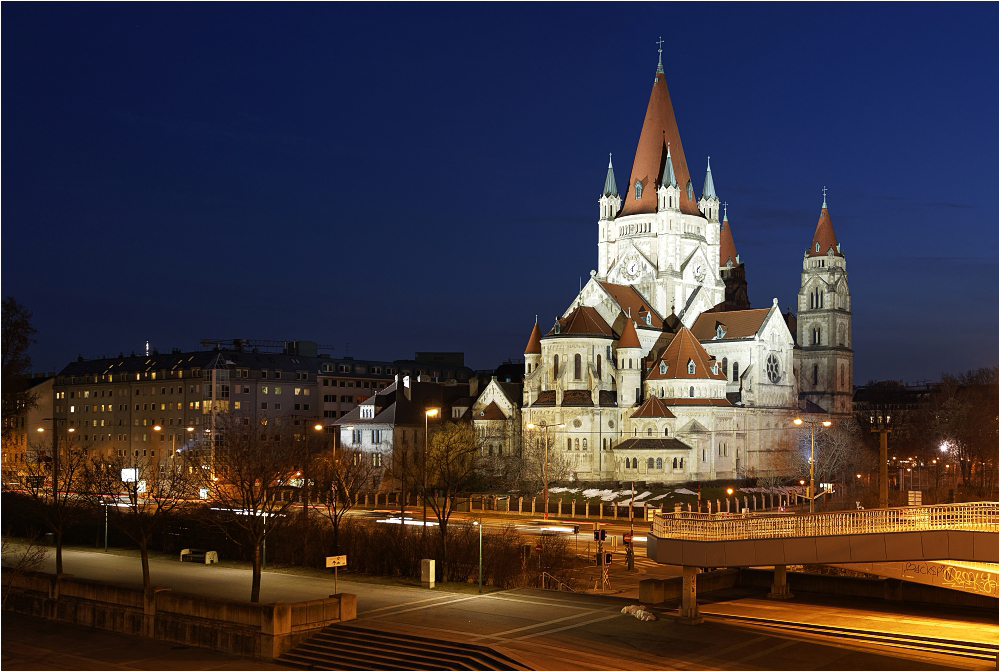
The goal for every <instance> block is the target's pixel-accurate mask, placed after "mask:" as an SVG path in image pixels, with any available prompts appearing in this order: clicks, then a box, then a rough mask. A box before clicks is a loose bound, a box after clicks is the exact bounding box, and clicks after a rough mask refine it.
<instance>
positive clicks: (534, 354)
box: [524, 315, 542, 376]
mask: <svg viewBox="0 0 1000 672" xmlns="http://www.w3.org/2000/svg"><path fill="white" fill-rule="evenodd" d="M541 359H542V330H541V329H539V328H538V316H537V315H536V316H535V326H534V328H533V329H532V330H531V336H530V337H529V338H528V346H527V347H526V348H525V349H524V375H525V376H527V375H528V374H530V373H531V372H533V371H534V370H535V369H536V368H538V363H539V361H540V360H541Z"/></svg>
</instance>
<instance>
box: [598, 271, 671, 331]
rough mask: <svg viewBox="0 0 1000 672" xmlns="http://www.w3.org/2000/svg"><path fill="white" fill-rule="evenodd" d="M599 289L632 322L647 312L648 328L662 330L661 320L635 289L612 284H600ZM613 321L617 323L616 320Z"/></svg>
mask: <svg viewBox="0 0 1000 672" xmlns="http://www.w3.org/2000/svg"><path fill="white" fill-rule="evenodd" d="M601 287H603V288H604V291H606V292H607V293H608V294H610V295H611V298H612V299H614V301H615V303H617V304H618V307H619V308H621V309H622V312H623V313H625V314H626V315H631V316H632V319H633V320H636V319H640V318H641V317H643V316H644V315H645V313H646V312H649V326H651V327H653V328H655V329H662V328H663V318H662V317H660V316H659V315H658V314H657V312H656V311H655V310H653V308H652V307H651V306H650V305H649V302H648V301H646V299H645V298H643V296H642V294H640V293H639V292H638V290H636V288H635V287H632V286H631V285H616V284H614V283H612V282H602V283H601ZM615 321H616V322H617V320H615Z"/></svg>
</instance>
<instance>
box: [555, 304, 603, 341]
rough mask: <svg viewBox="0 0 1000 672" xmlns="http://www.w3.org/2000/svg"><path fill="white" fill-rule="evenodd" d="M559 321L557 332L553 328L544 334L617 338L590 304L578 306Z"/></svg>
mask: <svg viewBox="0 0 1000 672" xmlns="http://www.w3.org/2000/svg"><path fill="white" fill-rule="evenodd" d="M557 321H558V322H559V333H558V334H557V333H556V332H555V328H553V329H552V330H551V331H549V333H547V334H545V337H546V338H549V337H550V336H603V337H605V338H618V334H616V333H615V332H614V330H613V329H612V328H611V327H610V326H608V323H607V322H605V321H604V318H603V317H601V314H600V313H599V312H597V309H596V308H591V307H590V306H578V307H577V308H576V309H574V310H573V312H572V313H570V314H569V315H567V316H566V317H565V318H561V319H559V320H557Z"/></svg>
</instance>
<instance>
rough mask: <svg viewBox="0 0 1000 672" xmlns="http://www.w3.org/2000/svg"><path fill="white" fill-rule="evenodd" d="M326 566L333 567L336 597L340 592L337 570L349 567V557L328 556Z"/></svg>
mask: <svg viewBox="0 0 1000 672" xmlns="http://www.w3.org/2000/svg"><path fill="white" fill-rule="evenodd" d="M326 566H327V567H333V593H334V595H336V594H337V593H338V592H339V591H338V590H337V579H338V578H339V577H338V576H337V568H338V567H347V556H346V555H328V556H326Z"/></svg>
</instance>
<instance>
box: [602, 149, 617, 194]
mask: <svg viewBox="0 0 1000 672" xmlns="http://www.w3.org/2000/svg"><path fill="white" fill-rule="evenodd" d="M604 195H605V196H617V195H618V186H617V185H616V184H615V169H614V168H612V167H611V155H610V154H608V176H607V177H606V178H604Z"/></svg>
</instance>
